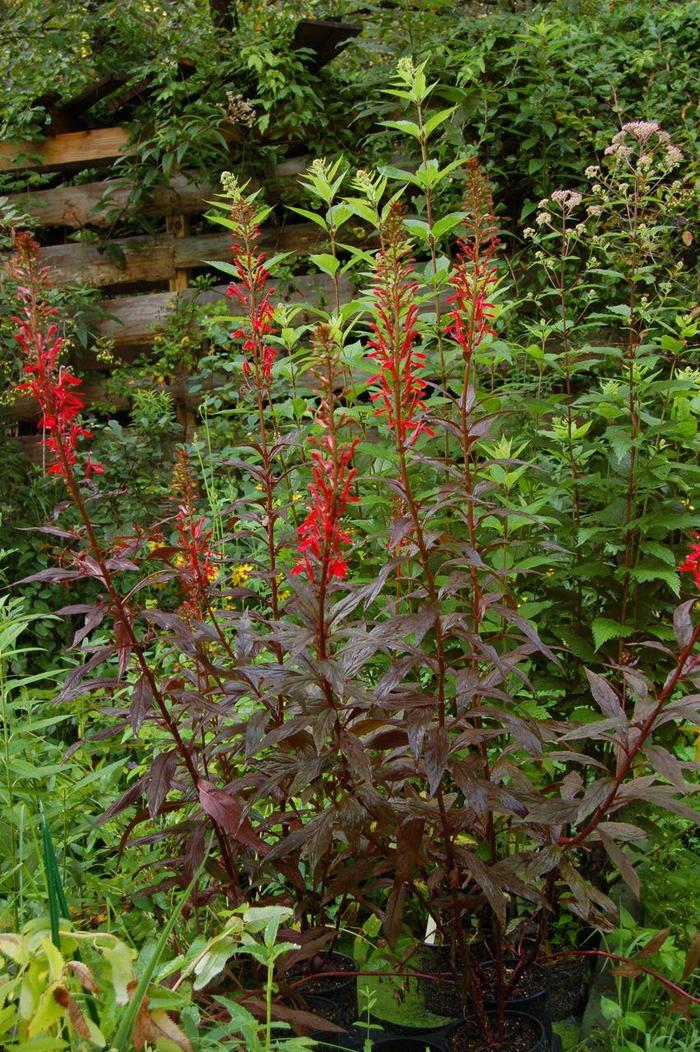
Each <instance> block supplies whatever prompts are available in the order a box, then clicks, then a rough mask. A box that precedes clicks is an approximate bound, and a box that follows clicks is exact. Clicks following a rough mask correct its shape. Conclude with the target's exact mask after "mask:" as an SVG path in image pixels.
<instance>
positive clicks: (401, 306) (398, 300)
mask: <svg viewBox="0 0 700 1052" xmlns="http://www.w3.org/2000/svg"><path fill="white" fill-rule="evenodd" d="M382 233H383V245H382V249H381V251H380V252H379V253H378V255H377V259H376V262H375V270H374V284H373V286H372V300H373V303H374V314H375V320H374V321H373V322H372V323H371V324H370V328H371V330H372V332H373V334H374V335H373V338H372V339H371V340H370V341H369V346H370V347H372V351H371V352H370V354H369V357H370V358H372V359H373V360H374V361H375V362H376V363H377V364H378V365H379V367H380V371H379V372H378V373H377V374H376V375H375V376H373V377H372V378H371V380H370V384H378V385H379V389H378V390H377V391H375V392H374V393H373V394H372V395H371V398H372V401H374V402H378V403H379V408H378V409H377V410H376V415H377V416H384V417H386V420H387V423H388V425H389V427H390V428H391V430H392V431H394V432H395V433H396V434H397V435H398V437H399V441H400V442H401V445H404V444H406V443H408V444H409V445H412V444H413V443H414V442H415V440H416V439H417V438H418V436H419V435H420V434H421V433H424V434H427V435H432V434H433V432H432V430H431V429H430V428H429V427H428V425H427V424H426V423H425V422H424V421H423V420H422V419H420V417H419V416H418V414H419V413H420V412H422V411H423V410H425V402H424V398H425V381H424V380H423V378H422V377H421V376H420V370H421V369H422V368H423V365H424V363H425V355H424V354H423V353H421V352H420V351H417V350H415V346H414V345H415V344H416V343H417V342H418V339H419V332H418V328H417V322H418V306H417V304H416V295H417V292H418V288H419V285H418V282H417V281H415V280H413V279H412V278H411V273H412V270H413V260H412V259H411V257H410V252H409V243H408V241H407V239H406V235H405V232H404V228H403V213H402V210H401V207H400V206H399V205H398V204H394V205H393V206H392V208H391V210H390V213H389V216H388V218H387V220H386V222H385V224H384V229H383V231H382Z"/></svg>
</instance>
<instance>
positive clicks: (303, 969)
mask: <svg viewBox="0 0 700 1052" xmlns="http://www.w3.org/2000/svg"><path fill="white" fill-rule="evenodd" d="M318 956H319V957H322V958H323V960H324V962H325V963H326V964H331V965H333V968H332V971H336V972H351V973H353V974H351V975H329V976H328V977H326V975H325V974H324V972H323V971H318V972H311V971H310V970H309V962H308V961H303V962H300V963H299V964H295V965H294V967H293V968H290V969H289V971H288V972H287V973H286V975H285V979H286V981H287V982H293V983H295V990H296V991H297V993H299V994H300V995H301V996H302V997H303V998H304V1000H305V1001H306V1003H307V1005H308V1006H309V1008H310V1009H311V1011H312V1012H316V1013H317V1015H320V1016H322V1017H323V1018H324V1019H328V1020H330V1022H331V1023H336V1024H337V1025H338V1026H342V1027H347V1028H348V1029H349V1028H351V1027H352V1025H353V1023H355V1021H356V1020H357V1017H358V1010H357V974H356V973H357V964H356V962H355V961H353V959H352V957H347V956H346V955H345V954H344V953H336V952H335V951H334V950H331V951H323V952H322V953H320V954H318ZM329 970H330V969H329ZM300 979H303V980H304V981H303V982H299V980H300ZM334 1043H335V1042H334Z"/></svg>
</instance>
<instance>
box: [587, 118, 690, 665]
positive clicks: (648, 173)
mask: <svg viewBox="0 0 700 1052" xmlns="http://www.w3.org/2000/svg"><path fill="white" fill-rule="evenodd" d="M605 154H606V156H607V157H609V158H610V163H611V164H612V166H613V172H614V174H615V175H616V176H617V178H618V179H620V180H622V179H626V180H627V182H628V183H629V184H630V185H629V190H628V191H627V192H626V193H625V195H624V203H625V213H626V219H627V225H628V232H629V238H630V246H631V251H630V258H629V264H628V290H629V291H628V303H627V305H628V318H627V346H626V351H625V356H624V357H625V364H626V372H627V403H628V410H629V416H630V449H629V464H628V470H627V496H626V511H625V555H624V576H623V581H622V602H621V607H620V623H621V624H623V625H624V624H625V623H626V619H627V615H628V606H629V600H630V590H631V584H632V570H633V568H634V563H635V559H636V558H637V557H638V554H639V553H638V551H635V550H636V549H637V545H638V534H639V531H638V529H637V527H636V526H634V525H633V522H634V521H635V519H636V515H637V511H636V495H637V459H638V455H639V440H640V435H641V424H642V417H641V406H640V404H639V403H640V399H639V391H638V384H637V351H638V348H639V345H640V343H641V339H642V332H641V325H640V320H639V317H638V305H637V285H638V281H639V274H640V268H641V265H642V262H643V259H644V255H645V247H644V244H643V242H644V233H643V224H644V219H645V215H644V211H645V201H646V199H647V197H648V196H649V195H650V194H651V193H653V191H654V190H655V189H656V188H657V187H658V186H659V184H660V183H661V182H662V180H663V179H664V177H665V176H666V175H667V173H668V172H669V171H671V170H672V169H673V168H674V167H675V166H676V165H677V164H678V163H679V161H680V160H681V156H682V155H681V152H680V150H679V149H678V147H676V146H674V145H673V143H672V142H671V140H670V136H669V134H668V132H665V131H664V130H663V129H662V128H661V127H660V126H659V125H658V124H657V122H656V121H629V122H628V123H626V124H623V126H622V128H621V130H620V131H619V132H618V133H617V134H616V135H614V136H613V139H612V142H611V143H610V145H609V146H608V147H606V150H605ZM626 189H627V188H626ZM648 251H649V249H648V248H647V249H646V252H647V253H648ZM634 620H635V621H636V611H635V613H634ZM622 647H623V642H622V640H621V641H620V656H622Z"/></svg>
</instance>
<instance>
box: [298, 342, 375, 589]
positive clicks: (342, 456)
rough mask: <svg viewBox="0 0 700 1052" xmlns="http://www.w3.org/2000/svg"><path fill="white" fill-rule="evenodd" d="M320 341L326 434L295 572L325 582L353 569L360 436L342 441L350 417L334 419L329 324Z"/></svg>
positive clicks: (321, 416)
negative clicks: (349, 555)
mask: <svg viewBox="0 0 700 1052" xmlns="http://www.w3.org/2000/svg"><path fill="white" fill-rule="evenodd" d="M315 342H316V347H317V350H318V351H319V352H320V356H321V359H322V366H323V369H322V372H321V373H320V379H321V385H322V390H321V404H320V406H319V410H318V415H317V418H316V420H317V423H318V424H320V426H321V429H322V438H321V442H320V445H321V448H320V449H315V450H313V451H312V453H311V459H312V468H311V471H312V475H313V481H312V482H310V483H309V487H308V489H309V497H310V500H309V502H308V504H309V510H308V513H307V515H306V518H305V519H304V521H303V522H302V524H301V525H300V526H299V527H298V530H297V534H298V537H299V544H298V546H297V552H298V554H299V555H300V556H301V559H300V561H299V562H298V563H297V565H296V566H295V567H294V569H293V570H292V573H293V574H301V573H305V574H306V576H307V578H308V579H309V580H310V581H316V580H317V579H320V580H321V582H322V584H324V585H325V584H326V583H327V582H328V581H330V580H331V579H332V578H334V577H336V578H340V579H342V578H345V577H347V574H348V563H347V560H346V558H345V548H346V546H347V545H349V544H351V543H352V542H351V540H350V537H349V535H348V533H347V531H346V530H345V529H344V528H343V516H344V514H345V511H346V509H347V506H348V504H354V503H356V502H357V497H355V496H353V492H352V491H353V484H354V480H355V476H356V474H357V472H356V471H355V468H354V467H353V466H352V457H353V453H354V451H355V447H356V445H357V443H358V441H359V439H353V440H352V441H351V442H340V441H339V440H338V428H339V427H342V426H343V424H344V423H345V421H344V420H340V421H338V420H336V419H335V406H334V394H333V392H334V382H335V359H334V352H335V343H334V340H333V337H332V334H331V332H330V330H329V329H328V327H327V326H319V328H318V329H317V330H316V333H315Z"/></svg>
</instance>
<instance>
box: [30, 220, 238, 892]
mask: <svg viewBox="0 0 700 1052" xmlns="http://www.w3.org/2000/svg"><path fill="white" fill-rule="evenodd" d="M17 241H18V244H17V252H16V256H15V259H14V260H13V264H12V268H13V269H12V273H13V275H14V276H15V277H16V278H17V280H18V284H19V297H20V302H21V303H22V304H23V308H24V309H23V313H22V316H20V317H19V318H18V319H17V322H18V325H19V329H18V332H17V339H18V342H19V343H20V345H21V346H22V348H23V349H24V350H25V353H26V354H27V360H26V363H25V367H24V368H25V372H26V373H27V374H28V375H29V376H31V377H32V379H31V380H30V381H28V389H29V390H30V391H31V393H32V394H34V395H35V397H36V398H37V401H38V403H39V406H40V407H41V410H42V414H43V424H44V427H45V430H46V431H47V432H48V433H49V434H48V439H47V443H46V444H47V453H48V454H49V459H50V463H49V465H48V467H47V471H48V472H50V473H51V474H54V475H59V476H60V477H61V478H62V479H63V481H64V482H65V485H66V489H67V490H68V493H69V494H70V497H71V499H72V501H73V503H74V505H75V507H76V510H77V512H78V514H79V516H80V518H81V520H82V522H83V526H84V528H85V535H86V537H87V540H88V544H89V547H90V552H91V555H92V558H93V560H94V562H95V564H96V569H97V574H96V576H97V577H98V580H100V581H101V582H102V584H103V585H104V587H105V589H106V591H107V594H108V596H109V601H110V604H111V611H112V616H113V618H114V626H115V638H116V643H117V649H118V650H119V652H120V664H121V663H122V662H125V660H128V655H129V654H130V653H133V654H134V656H135V658H136V661H137V663H138V666H139V669H140V672H141V675H142V677H143V679H144V681H145V683H147V684H148V688H149V691H150V694H151V696H152V698H153V700H154V702H155V704H156V706H157V708H158V710H159V712H160V716H161V718H162V720H163V724H164V726H165V727H166V728H167V730H168V733H169V734H170V736H171V737H172V739H173V741H174V743H175V746H176V749H177V751H178V754H179V756H180V758H181V760H182V762H183V764H184V766H185V769H186V770H187V772H188V774H189V776H190V778H191V780H192V783H193V785H194V788H195V792H197V791H198V788H199V783H200V774H199V771H198V769H197V764H196V762H195V759H194V755H193V750H192V749H191V747H190V746H189V745H188V744H186V742H185V740H184V739H183V737H182V735H181V734H180V730H179V728H178V725H177V720H176V719H175V717H174V716H173V714H172V713H171V712H170V710H169V708H168V705H167V702H166V699H165V697H164V695H163V693H162V691H161V690H160V687H159V685H158V681H157V679H156V676H155V674H154V672H153V670H152V668H151V667H150V665H149V663H148V660H147V658H146V654H145V651H144V648H143V645H142V644H141V641H140V640H139V638H138V636H137V634H136V631H135V628H134V623H133V616H132V612H131V610H130V608H129V605H128V602H127V600H125V599H124V598H123V597H122V596H121V595H120V593H119V591H118V589H117V586H116V584H115V581H114V578H113V576H112V571H111V568H110V559H109V558H108V556H107V555H106V554H105V552H104V551H103V549H102V546H101V545H100V543H99V541H98V538H97V534H96V532H95V528H94V526H93V524H92V520H91V518H90V515H89V513H88V510H87V506H86V503H85V501H84V499H83V494H82V493H81V488H80V483H79V480H78V476H77V474H76V471H75V466H76V462H77V456H76V445H77V441H78V439H79V438H80V437H83V438H86V437H89V432H87V431H86V430H85V429H84V428H82V426H81V425H80V424H79V422H78V420H77V415H78V412H79V408H82V403H80V406H79V407H78V406H77V405H76V401H77V402H79V399H77V400H75V401H74V400H72V399H68V394H70V389H71V388H74V387H75V386H77V384H78V382H79V381H77V380H76V378H75V377H72V380H73V382H72V383H70V384H68V389H67V390H66V387H65V376H66V375H68V376H71V374H70V373H67V372H66V370H65V369H62V368H59V367H58V355H59V353H60V349H61V347H60V344H59V345H58V346H56V334H55V330H54V323H50V324H49V325H48V327H46V322H47V319H49V318H51V317H53V316H55V313H56V312H55V311H54V310H53V309H52V308H50V307H48V306H47V304H46V303H45V300H44V298H43V297H44V296H45V295H46V293H47V291H48V289H49V287H50V286H49V280H48V274H47V272H46V270H45V269H44V268H41V267H40V266H39V262H38V250H39V247H38V245H37V244H36V242H35V241H33V239H32V238H31V237H29V236H28V235H26V234H23V235H19V236H18V239H17ZM61 374H62V375H61ZM62 376H63V382H62ZM25 389H27V388H26V387H25ZM87 464H89V465H90V467H87ZM87 464H86V475H89V474H91V473H93V472H95V471H97V473H100V468H101V465H96V464H95V463H94V462H93V461H92V460H91V458H90V457H88V461H87ZM79 561H80V557H79ZM125 656H126V657H125ZM212 823H213V826H214V832H215V834H216V837H217V840H218V842H219V847H220V849H221V856H222V861H223V864H224V867H225V869H226V873H227V876H228V878H229V881H230V886H231V891H232V894H233V897H234V898H235V899H239V898H240V882H239V880H238V874H237V872H236V868H235V866H234V862H233V858H232V855H231V852H230V849H229V845H228V841H227V839H226V834H225V832H224V830H223V829H222V827H221V826H220V825H219V824H218V823H217V822H216V820H214V819H212Z"/></svg>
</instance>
